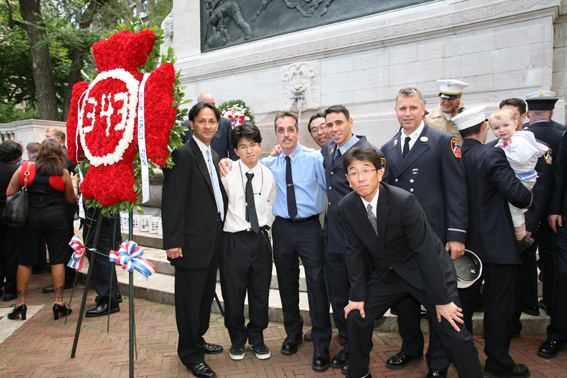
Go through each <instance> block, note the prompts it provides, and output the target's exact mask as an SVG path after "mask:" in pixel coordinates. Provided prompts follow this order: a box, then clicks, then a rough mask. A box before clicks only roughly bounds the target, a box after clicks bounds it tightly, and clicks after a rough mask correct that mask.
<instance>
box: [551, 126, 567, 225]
mask: <svg viewBox="0 0 567 378" xmlns="http://www.w3.org/2000/svg"><path fill="white" fill-rule="evenodd" d="M566 188H567V133H565V132H564V133H563V136H562V137H561V144H560V146H559V154H558V155H557V161H556V163H555V164H554V172H553V189H552V190H551V199H550V200H549V214H555V215H557V214H561V215H563V217H566V216H567V190H566ZM564 221H565V220H564ZM563 227H567V226H566V225H565V224H564V225H563Z"/></svg>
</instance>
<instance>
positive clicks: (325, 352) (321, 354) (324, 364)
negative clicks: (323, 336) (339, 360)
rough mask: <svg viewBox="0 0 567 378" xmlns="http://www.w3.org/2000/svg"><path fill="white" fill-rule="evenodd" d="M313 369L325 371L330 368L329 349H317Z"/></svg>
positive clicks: (314, 354)
mask: <svg viewBox="0 0 567 378" xmlns="http://www.w3.org/2000/svg"><path fill="white" fill-rule="evenodd" d="M311 367H312V368H313V370H316V371H323V370H327V369H328V368H329V348H315V353H313V363H312V364H311Z"/></svg>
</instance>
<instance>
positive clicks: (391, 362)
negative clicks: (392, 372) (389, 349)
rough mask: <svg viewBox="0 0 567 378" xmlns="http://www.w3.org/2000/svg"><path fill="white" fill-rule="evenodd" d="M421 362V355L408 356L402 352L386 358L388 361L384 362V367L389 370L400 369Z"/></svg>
mask: <svg viewBox="0 0 567 378" xmlns="http://www.w3.org/2000/svg"><path fill="white" fill-rule="evenodd" d="M421 360H423V354H420V355H418V356H408V355H407V354H405V353H404V352H400V353H398V354H395V355H393V356H392V357H390V358H388V361H386V367H389V368H390V369H402V368H405V367H406V365H407V364H409V363H410V362H412V361H421Z"/></svg>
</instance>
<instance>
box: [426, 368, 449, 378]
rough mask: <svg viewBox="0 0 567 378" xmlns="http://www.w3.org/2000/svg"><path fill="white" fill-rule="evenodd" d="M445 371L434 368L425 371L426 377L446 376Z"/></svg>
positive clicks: (444, 377) (443, 377) (442, 377)
mask: <svg viewBox="0 0 567 378" xmlns="http://www.w3.org/2000/svg"><path fill="white" fill-rule="evenodd" d="M446 377H447V372H446V371H441V370H435V369H429V373H427V376H426V378H446Z"/></svg>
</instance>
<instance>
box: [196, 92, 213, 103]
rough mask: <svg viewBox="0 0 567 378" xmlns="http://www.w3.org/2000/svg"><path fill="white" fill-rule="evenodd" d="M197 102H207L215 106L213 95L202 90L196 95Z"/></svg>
mask: <svg viewBox="0 0 567 378" xmlns="http://www.w3.org/2000/svg"><path fill="white" fill-rule="evenodd" d="M197 102H208V103H210V104H213V106H216V104H215V98H214V97H213V95H212V94H210V93H208V92H203V93H201V94H200V95H199V96H198V97H197Z"/></svg>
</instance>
